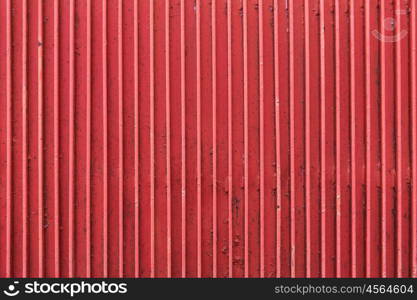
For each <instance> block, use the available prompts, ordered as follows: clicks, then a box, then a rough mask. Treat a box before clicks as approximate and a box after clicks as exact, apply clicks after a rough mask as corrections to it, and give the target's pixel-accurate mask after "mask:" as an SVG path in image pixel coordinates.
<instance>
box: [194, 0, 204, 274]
mask: <svg viewBox="0 0 417 300" xmlns="http://www.w3.org/2000/svg"><path fill="white" fill-rule="evenodd" d="M200 10H201V3H200V0H196V3H195V11H196V60H197V62H196V77H197V276H198V277H201V272H202V265H201V256H202V253H201V251H202V248H201V244H202V226H201V146H202V145H201V41H200V37H201V16H200V14H201V12H200Z"/></svg>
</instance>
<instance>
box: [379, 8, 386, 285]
mask: <svg viewBox="0 0 417 300" xmlns="http://www.w3.org/2000/svg"><path fill="white" fill-rule="evenodd" d="M386 6H387V3H386V1H381V11H380V15H381V20H384V19H385V13H386ZM380 32H381V33H382V32H384V24H383V22H381V24H380ZM386 56H387V49H386V44H384V43H381V62H380V64H381V135H382V138H381V143H382V147H381V157H382V161H381V170H382V174H381V175H382V176H381V177H382V178H381V179H382V203H381V209H382V214H381V216H382V217H381V252H382V264H381V270H382V277H387V201H388V199H387V172H388V170H387V150H386V147H385V146H386V145H385V142H386V141H385V139H386V138H387V136H386V135H387V124H386V122H385V120H387V112H386V106H387V95H386V91H385V89H384V87H385V85H386V82H387V74H386V72H387V71H386V66H385V63H386Z"/></svg>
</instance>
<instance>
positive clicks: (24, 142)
mask: <svg viewBox="0 0 417 300" xmlns="http://www.w3.org/2000/svg"><path fill="white" fill-rule="evenodd" d="M22 21H23V22H22V39H23V41H22V152H23V153H22V220H23V224H22V228H23V230H22V277H27V276H28V238H29V237H28V133H27V129H28V121H27V120H28V86H27V84H28V83H27V78H28V57H27V52H28V51H27V43H28V31H27V29H28V26H27V0H23V3H22Z"/></svg>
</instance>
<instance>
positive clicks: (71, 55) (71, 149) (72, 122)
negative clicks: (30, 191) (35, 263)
mask: <svg viewBox="0 0 417 300" xmlns="http://www.w3.org/2000/svg"><path fill="white" fill-rule="evenodd" d="M74 5H75V4H74V0H72V1H70V16H69V18H70V20H69V27H70V28H69V40H70V41H69V68H70V70H69V73H70V75H69V93H70V96H69V210H68V215H69V217H68V221H69V225H68V228H69V243H68V245H69V249H68V264H69V266H68V277H73V276H74V248H75V245H74V242H75V240H74V221H75V220H74V177H75V172H74V168H75V163H74V155H75V153H74V139H75V137H74V135H75V132H74V129H75V128H74V126H75V116H74V101H75V86H74V65H75V64H74V43H75V41H74V30H75V27H74V18H75V16H74Z"/></svg>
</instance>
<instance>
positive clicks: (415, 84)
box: [411, 1, 417, 278]
mask: <svg viewBox="0 0 417 300" xmlns="http://www.w3.org/2000/svg"><path fill="white" fill-rule="evenodd" d="M411 66H412V69H411V78H412V81H411V87H412V91H411V95H412V96H411V97H412V134H413V136H412V166H413V167H412V172H413V174H412V176H413V177H412V178H413V184H412V186H413V192H412V193H413V194H412V199H413V201H412V204H411V205H412V208H411V209H412V217H411V220H412V221H411V231H412V236H411V243H412V245H411V268H412V269H411V276H412V277H414V278H415V277H417V2H416V1H412V5H411Z"/></svg>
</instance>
